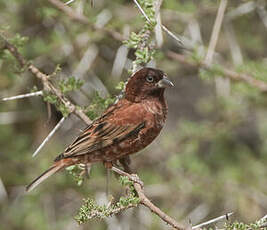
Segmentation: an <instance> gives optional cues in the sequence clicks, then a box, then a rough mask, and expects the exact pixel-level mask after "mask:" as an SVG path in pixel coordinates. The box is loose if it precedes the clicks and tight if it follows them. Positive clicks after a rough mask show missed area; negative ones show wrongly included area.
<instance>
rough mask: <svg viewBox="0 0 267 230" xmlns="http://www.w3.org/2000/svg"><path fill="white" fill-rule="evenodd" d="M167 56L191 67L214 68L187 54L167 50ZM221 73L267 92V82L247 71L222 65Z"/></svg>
mask: <svg viewBox="0 0 267 230" xmlns="http://www.w3.org/2000/svg"><path fill="white" fill-rule="evenodd" d="M167 56H168V57H170V58H172V59H175V60H177V61H179V62H181V63H183V64H186V65H188V66H191V67H195V68H200V67H201V68H204V69H207V70H212V67H211V66H208V65H207V64H206V63H204V62H202V61H200V62H194V61H191V60H189V59H188V58H187V57H186V56H185V55H182V54H178V53H174V52H172V51H168V52H167ZM220 71H221V73H222V74H223V75H224V76H225V77H228V78H230V79H231V80H234V81H244V82H246V83H248V84H249V85H250V86H253V87H255V88H258V89H259V90H260V91H262V92H267V83H266V82H264V81H261V80H258V79H255V78H254V77H253V76H251V75H248V74H245V73H237V72H235V71H233V70H229V69H227V68H225V67H223V66H220Z"/></svg>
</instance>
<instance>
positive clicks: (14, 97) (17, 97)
mask: <svg viewBox="0 0 267 230" xmlns="http://www.w3.org/2000/svg"><path fill="white" fill-rule="evenodd" d="M41 95H43V91H37V92H33V93H26V94H21V95H17V96H13V97H5V98H3V99H2V101H11V100H16V99H22V98H26V97H35V96H41Z"/></svg>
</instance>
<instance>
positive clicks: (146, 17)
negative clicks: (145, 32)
mask: <svg viewBox="0 0 267 230" xmlns="http://www.w3.org/2000/svg"><path fill="white" fill-rule="evenodd" d="M133 1H134V3H135V4H136V6H137V7H138V9H139V10H140V12H141V13H142V14H143V16H144V17H145V19H146V20H147V21H148V22H149V23H151V21H150V19H149V17H148V16H147V15H146V13H145V11H144V10H143V9H142V7H141V6H140V4H139V3H138V1H137V0H133ZM161 27H162V29H163V30H164V31H165V32H166V33H167V34H168V35H169V36H170V37H171V38H173V39H174V40H175V41H177V42H178V43H179V45H180V46H182V45H183V42H182V40H181V39H180V38H178V37H177V36H176V35H175V34H174V33H172V32H171V31H170V30H169V29H168V28H167V27H166V26H164V25H162V24H161Z"/></svg>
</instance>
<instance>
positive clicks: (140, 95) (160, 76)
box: [125, 68, 174, 102]
mask: <svg viewBox="0 0 267 230" xmlns="http://www.w3.org/2000/svg"><path fill="white" fill-rule="evenodd" d="M173 86H174V85H173V83H172V82H171V81H170V80H169V79H168V78H167V76H166V74H165V73H164V72H162V71H161V70H159V69H154V68H142V69H140V70H139V71H137V72H135V73H134V74H133V76H131V78H130V79H129V81H128V83H127V85H126V89H125V98H126V99H127V100H129V101H134V102H139V101H141V100H144V99H147V98H150V97H163V93H164V90H165V88H167V87H173Z"/></svg>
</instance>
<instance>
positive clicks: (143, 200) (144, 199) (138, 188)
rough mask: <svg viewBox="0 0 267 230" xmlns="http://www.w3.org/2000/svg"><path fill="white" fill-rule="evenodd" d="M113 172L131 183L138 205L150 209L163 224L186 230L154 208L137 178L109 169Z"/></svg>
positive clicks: (118, 170) (114, 168)
mask: <svg viewBox="0 0 267 230" xmlns="http://www.w3.org/2000/svg"><path fill="white" fill-rule="evenodd" d="M111 169H112V170H113V171H114V172H116V173H118V174H119V175H121V176H127V177H128V178H129V179H130V180H131V181H132V182H133V183H134V188H135V190H136V192H137V194H138V197H139V199H140V204H142V205H144V206H145V207H147V208H148V209H150V211H151V212H153V213H155V214H156V215H157V216H159V217H160V218H161V219H162V220H163V221H164V222H166V223H167V224H169V225H171V226H172V227H174V228H175V229H178V230H186V227H185V226H183V225H182V224H179V223H178V222H177V221H176V220H174V219H173V218H172V217H170V216H168V215H167V214H166V213H164V212H163V211H162V210H161V209H159V208H158V207H157V206H155V205H154V204H153V203H152V202H151V201H150V200H149V199H148V198H147V196H146V195H145V191H144V187H143V186H142V184H143V182H142V181H141V180H140V179H139V178H138V176H137V175H135V174H129V173H126V172H124V171H122V170H120V169H117V168H116V167H112V168H111Z"/></svg>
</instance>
